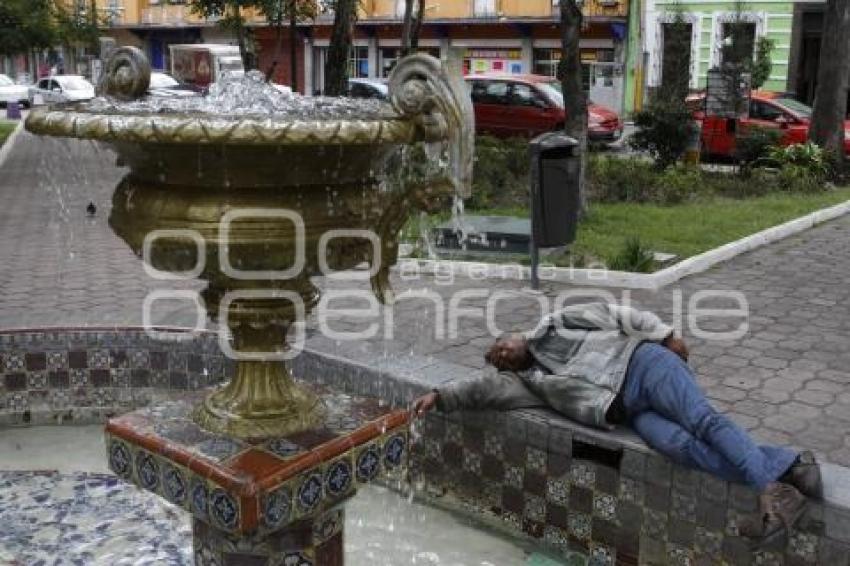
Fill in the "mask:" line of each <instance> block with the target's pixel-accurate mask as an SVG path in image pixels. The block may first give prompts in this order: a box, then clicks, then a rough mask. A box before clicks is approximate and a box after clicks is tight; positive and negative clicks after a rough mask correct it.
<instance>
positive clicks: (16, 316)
mask: <svg viewBox="0 0 850 566" xmlns="http://www.w3.org/2000/svg"><path fill="white" fill-rule="evenodd" d="M122 175H123V172H122V171H121V170H119V169H117V168H116V167H115V166H114V157H113V156H112V155H111V154H110V153H109V152H108V151H105V150H101V149H98V148H97V146H95V145H94V144H91V143H87V142H71V141H58V140H48V139H35V138H33V137H32V136H29V135H28V134H23V135H22V136H21V137H20V138H19V140H18V142H17V144H16V146H15V147H14V148H13V151H12V153H11V154H10V157H9V160H8V161H7V163H6V164H5V165H4V167H3V169H2V170H0V199H2V200H0V202H2V207H0V265H2V269H0V289H2V291H3V292H2V294H0V327H5V328H9V327H32V326H76V325H137V324H140V323H141V322H142V316H141V313H142V308H141V304H142V301H143V298H144V297H145V295H146V294H147V293H148V292H149V291H150V290H153V289H162V288H172V289H173V288H189V289H200V288H201V285H200V284H199V283H196V282H190V283H180V284H177V283H175V282H161V281H153V280H151V279H150V278H149V277H148V276H147V275H146V274H145V272H144V270H143V269H142V266H141V264H140V261H139V260H138V259H137V258H136V257H134V255H133V254H132V253H131V252H130V250H129V249H128V248H127V247H126V245H125V244H123V242H121V241H120V240H119V239H118V238H117V237H116V236H115V235H114V234H113V233H112V232H111V230H110V228H109V226H108V222H107V218H108V209H109V206H110V202H111V194H112V190H113V189H114V187H115V185H116V184H117V182H118V180H119V179H120V178H121V176H122ZM89 201H93V202H95V203H96V204H97V205H98V207H99V210H98V213H97V215H96V216H95V218H93V219H88V218H86V215H85V207H86V205H87V204H88V202H89ZM848 248H850V218H843V219H839V220H836V221H833V222H830V223H828V224H825V225H823V226H821V227H818V228H815V229H813V230H810V231H808V232H806V233H803V234H801V235H799V236H796V237H793V238H790V239H787V240H784V241H781V242H778V243H776V244H773V245H771V246H769V247H766V248H762V249H760V250H757V251H755V252H752V253H749V254H746V255H744V256H741V257H739V258H737V259H734V260H732V261H730V262H728V263H726V264H724V265H721V266H718V267H716V268H714V269H712V270H710V271H708V272H706V273H704V274H701V275H697V276H694V277H690V278H688V279H685V280H683V281H682V282H681V284H679V285H675V286H671V287H669V288H666V289H664V290H662V291H661V292H658V293H648V292H634V293H633V298H634V301H635V303H636V304H638V305H640V306H643V307H645V308H650V309H653V310H656V311H657V312H658V313H659V314H660V315H661V316H662V317H663V318H665V319H667V320H672V319H673V313H674V309H675V303H676V294H677V292H681V295H682V297H683V299H682V300H683V303H684V304H685V305H687V303H688V300H689V299H690V298H691V297H692V296H693V295H694V293H696V292H698V291H700V290H706V289H712V290H737V291H741V292H743V293H744V294H745V296H746V298H747V300H748V302H749V307H750V317H749V324H750V329H749V332H748V333H747V334H746V335H745V336H744V337H743V338H741V339H739V340H732V341H715V340H704V339H696V338H694V337H693V336H692V332H691V331H690V330H689V329H688V328H685V336H686V338H687V339H688V341H689V343H690V345H691V349H692V354H693V359H692V365H693V366H694V367H695V368H696V370H697V373H698V377H699V380H700V383H701V384H702V386H703V387H704V388H705V389H706V391H707V393H708V395H709V397H710V398H711V399H712V400H713V402H714V403H715V405H716V406H717V407H718V408H719V409H720V410H722V411H724V412H726V413H727V414H729V415H730V416H731V417H732V418H733V419H735V420H736V421H737V422H738V423H740V424H741V425H742V426H744V427H746V428H747V429H749V430H751V431H752V433H753V434H754V435H755V436H756V437H757V438H758V439H760V440H762V441H765V442H778V443H783V444H791V445H796V446H798V447H809V448H812V449H814V450H815V451H816V452H818V453H819V454H821V455H822V456H823V457H824V458H825V459H826V460H828V461H832V462H835V463H839V464H843V465H846V466H850V347H848V345H850V341H848V334H850V302H848V295H850V289H848V286H847V285H846V283H845V279H846V278H847V276H848V274H850V254H848V251H849V250H848ZM320 284H321V286H323V287H331V288H339V287H340V286H341V285H342V284H341V283H339V282H334V283H333V284H330V283H328V282H320ZM394 285H395V289H396V291H397V293H399V294H403V293H405V292H406V291H409V290H413V291H417V290H418V291H421V290H426V291H429V292H432V293H434V294H435V295H436V296H438V297H439V299H436V300H442V301H443V305H444V306H446V305H448V304H449V303H450V301H451V297H458V296H459V295H458V292H460V291H465V292H467V293H470V292H472V291H473V290H475V289H479V290H481V292H482V295H481V296H479V297H477V298H473V297H471V296H467V297H466V298H464V300H463V301H462V302H461V303H460V304H461V306H463V307H465V308H470V309H472V308H475V307H478V308H481V307H485V306H486V305H487V303H488V300H491V301H493V300H494V299H493V297H494V294H495V293H497V292H498V293H500V295H499V296H498V297H497V298H498V299H499V300H498V301H497V302H495V303H493V304H495V308H494V309H492V310H493V312H494V313H495V315H494V321H495V323H496V325H497V326H498V327H499V328H501V329H505V330H506V329H518V330H522V329H527V328H530V327H532V326H533V325H534V324H535V322H536V321H537V319H538V318H539V312H540V305H539V301H540V300H541V296H537V295H534V294H531V293H528V292H526V291H524V290H523V285H522V284H521V283H519V282H516V281H490V282H488V283H486V284H482V282H480V281H473V280H470V279H465V278H458V279H456V280H454V281H453V282H450V283H447V282H445V281H441V280H437V279H436V278H434V277H425V276H423V277H420V278H419V279H415V280H411V279H407V280H400V279H399V277H398V276H396V277H395V280H394ZM361 287H362V288H363V289H365V288H366V287H365V286H361ZM569 290H570V289H569V288H568V287H566V286H563V285H557V286H552V285H550V286H547V287H546V290H545V295H543V296H544V297H547V298H551V297H554V296H556V295H557V294H559V293H563V292H566V291H569ZM615 296H616V297H618V298H622V297H621V294H620V292H619V291H616V292H615ZM430 301H431V302H429V300H424V299H419V300H410V299H404V300H401V301H400V302H399V303H398V304H397V305H396V306H395V308H394V309H393V316H394V322H393V323H392V324H390V325H385V324H384V323H383V320H385V319H384V318H383V315H384V314H386V312H385V311H384V312H382V317H381V318H380V320H379V324H378V328H377V330H378V336H376V337H375V338H373V339H371V340H368V341H359V342H344V341H337V340H332V339H329V338H326V337H324V336H321V335H320V333H319V332H318V331H317V323H316V321H315V320H313V321H312V323H311V325H310V326H311V330H310V336H311V337H310V339H309V341H308V344H309V345H310V346H311V347H313V348H317V349H320V350H324V351H328V352H335V353H341V354H343V355H346V354H349V355H355V354H356V355H357V357H358V358H359V359H363V358H364V357H365V358H368V359H372V360H374V363H375V364H376V365H379V364H380V362H381V360H383V359H386V358H387V357H395V358H398V357H399V356H411V357H415V358H417V359H419V358H422V357H425V358H433V359H439V360H442V361H449V362H453V363H455V364H460V365H461V366H466V367H468V368H470V370H473V369H478V368H481V367H483V365H484V361H483V357H482V354H483V351H484V349H485V347H486V346H487V345H488V344H489V343H490V342H491V341H492V337H491V336H490V333H489V332H488V330H487V325H486V323H485V321H484V320H483V319H482V318H480V317H476V316H466V317H462V318H460V319H459V320H458V323H457V336H456V337H446V338H438V337H437V331H436V329H437V328H440V329H442V330H443V331H445V332H446V333H447V334H448V332H449V331H450V330H451V329H450V328H449V326H451V325H450V324H449V322H448V321H447V320H443V321H441V320H440V317H439V316H436V314H435V311H436V309H435V308H434V307H433V306H429V305H430V304H431V303H432V302H433V298H432V299H431V300H430ZM344 302H345V301H344V300H343V301H337V302H334V303H332V306H342V304H343V303H344ZM361 304H362V303H361ZM172 307H173V308H171V309H170V310H167V309H158V311H157V313H158V316H157V317H156V319H155V322H157V323H159V324H175V325H185V324H189V323H191V322H192V321H193V320H194V314H193V309H191V308H189V307H187V306H186V305H172ZM314 318H315V317H314ZM739 322H740V319H737V318H728V319H719V320H716V321H713V322H712V323H711V324H705V325H703V327H704V328H706V327H707V328H712V329H715V330H721V329H724V328H729V327H734V326H737V324H738V323H739ZM373 323H374V321H372V320H369V321H359V322H358V321H357V320H353V319H348V320H336V321H333V322H332V323H330V324H331V327H332V328H334V329H336V330H337V331H345V330H349V331H350V330H354V329H358V328H360V329H362V328H364V327H366V326H368V325H370V324H373ZM685 326H687V324H686V325H685ZM389 328H391V329H392V335H391V336H389V335H388V334H387V332H386V331H387V329H389ZM418 361H421V360H418Z"/></svg>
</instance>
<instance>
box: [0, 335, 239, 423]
mask: <svg viewBox="0 0 850 566" xmlns="http://www.w3.org/2000/svg"><path fill="white" fill-rule="evenodd" d="M170 335H171V336H172V338H173V339H171V340H155V339H153V338H152V337H151V336H149V335H148V334H147V333H146V332H145V331H144V330H141V329H136V328H108V329H107V328H104V329H98V328H90V329H62V328H52V329H33V330H6V331H0V425H37V424H57V423H63V422H65V423H67V422H70V423H76V424H84V423H97V422H104V421H105V420H106V418H107V417H109V416H112V415H115V414H120V413H125V412H127V411H130V410H132V409H134V408H137V407H144V406H147V405H148V404H150V403H151V402H152V401H154V400H156V399H159V398H163V397H166V398H167V397H170V396H173V395H174V394H175V393H179V392H185V391H194V390H198V389H202V388H206V387H209V386H210V385H214V384H217V383H221V382H222V381H223V380H224V378H225V376H229V375H233V369H234V365H233V363H232V362H231V361H230V360H228V359H227V358H225V357H224V356H223V355H222V354H221V351H220V348H219V345H218V336H217V335H216V334H213V333H209V332H204V333H200V334H198V335H196V336H193V335H191V334H189V333H188V332H183V331H173V332H172V333H171V334H170Z"/></svg>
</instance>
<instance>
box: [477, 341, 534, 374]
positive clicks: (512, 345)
mask: <svg viewBox="0 0 850 566" xmlns="http://www.w3.org/2000/svg"><path fill="white" fill-rule="evenodd" d="M484 359H485V360H487V363H488V364H490V365H492V366H493V367H495V368H496V369H498V370H500V371H520V370H524V369H528V368H530V367H531V364H532V362H533V360H532V358H531V351H530V350H529V349H528V340H527V339H526V338H525V336H523V335H522V334H506V335H505V336H502V337H501V338H499V339H498V340H496V343H495V344H493V346H492V347H491V348H490V350H489V351H488V352H487V353H486V354H485V355H484Z"/></svg>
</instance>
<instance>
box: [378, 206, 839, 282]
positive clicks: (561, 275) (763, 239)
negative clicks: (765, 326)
mask: <svg viewBox="0 0 850 566" xmlns="http://www.w3.org/2000/svg"><path fill="white" fill-rule="evenodd" d="M847 213H850V201H846V202H842V203H840V204H837V205H834V206H831V207H829V208H823V209H821V210H816V211H815V212H812V213H809V214H807V215H805V216H801V217H800V218H795V219H794V220H790V221H788V222H786V223H784V224H780V225H778V226H773V227H771V228H768V229H766V230H762V231H761V232H757V233H755V234H752V235H750V236H747V237H745V238H741V239H740V240H736V241H734V242H729V243H728V244H725V245H723V246H720V247H719V248H715V249H713V250H709V251H707V252H705V253H702V254H700V255H697V256H693V257H690V258H688V259H686V260H683V261H681V262H679V263H676V264H674V265H672V266H670V267H668V268H666V269H662V270H661V271H656V272H655V273H631V272H625V271H607V270H605V269H577V268H575V269H574V268H563V267H554V268H553V267H547V268H544V269H542V270H541V272H540V279H541V281H543V282H544V283H545V282H549V283H552V282H557V283H569V284H572V285H587V286H594V287H616V288H627V289H648V290H652V291H657V290H659V289H661V288H662V287H666V286H667V285H670V284H672V283H675V282H676V281H679V280H680V279H682V278H684V277H688V276H690V275H694V274H696V273H701V272H703V271H706V270H708V269H710V268H711V267H714V266H715V265H717V264H719V263H723V262H725V261H729V260H730V259H732V258H734V257H737V256H739V255H741V254H743V253H746V252H749V251H752V250H755V249H757V248H760V247H762V246H766V245H768V244H772V243H774V242H777V241H779V240H782V239H785V238H788V237H789V236H793V235H795V234H799V233H801V232H804V231H806V230H808V229H810V228H813V227H814V226H817V225H818V224H822V223H824V222H828V221H829V220H834V219H836V218H839V217H841V216H844V215H845V214H847ZM395 269H396V271H398V272H399V273H401V274H402V276H404V275H405V274H412V273H424V274H428V275H437V276H440V275H443V276H448V275H452V276H458V275H460V276H465V277H468V278H470V279H473V280H474V279H479V280H481V279H506V280H526V281H527V280H530V279H531V270H530V268H529V267H526V266H521V265H518V264H513V265H510V264H495V263H481V262H471V261H449V260H430V259H428V260H417V259H407V260H402V261H400V262H399V264H398V266H396V268H395Z"/></svg>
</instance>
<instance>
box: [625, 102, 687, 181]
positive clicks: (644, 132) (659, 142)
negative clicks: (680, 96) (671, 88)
mask: <svg viewBox="0 0 850 566" xmlns="http://www.w3.org/2000/svg"><path fill="white" fill-rule="evenodd" d="M692 120H693V118H692V116H691V113H690V111H689V110H688V108H687V106H685V101H684V100H682V101H679V100H676V99H671V98H666V97H658V98H656V99H655V100H654V101H653V102H651V103H650V104H649V106H647V108H646V109H645V110H641V111H640V112H638V113H636V114H635V126H636V128H637V131H636V132H635V134H634V135H633V136H632V137H631V139H630V141H629V143H630V145H631V146H632V147H633V148H635V149H638V150H641V151H646V152H648V153H649V154H650V155H651V156H652V159H653V161H655V166H656V168H658V169H666V168H667V167H669V166H670V165H672V164H673V163H675V162H676V161H678V160H679V158H681V157H682V155H683V154H684V153H685V150H686V149H687V147H688V142H689V141H690V139H691V136H692V135H693V133H694V129H695V127H696V126H695V125H694V124H693V121H692Z"/></svg>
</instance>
